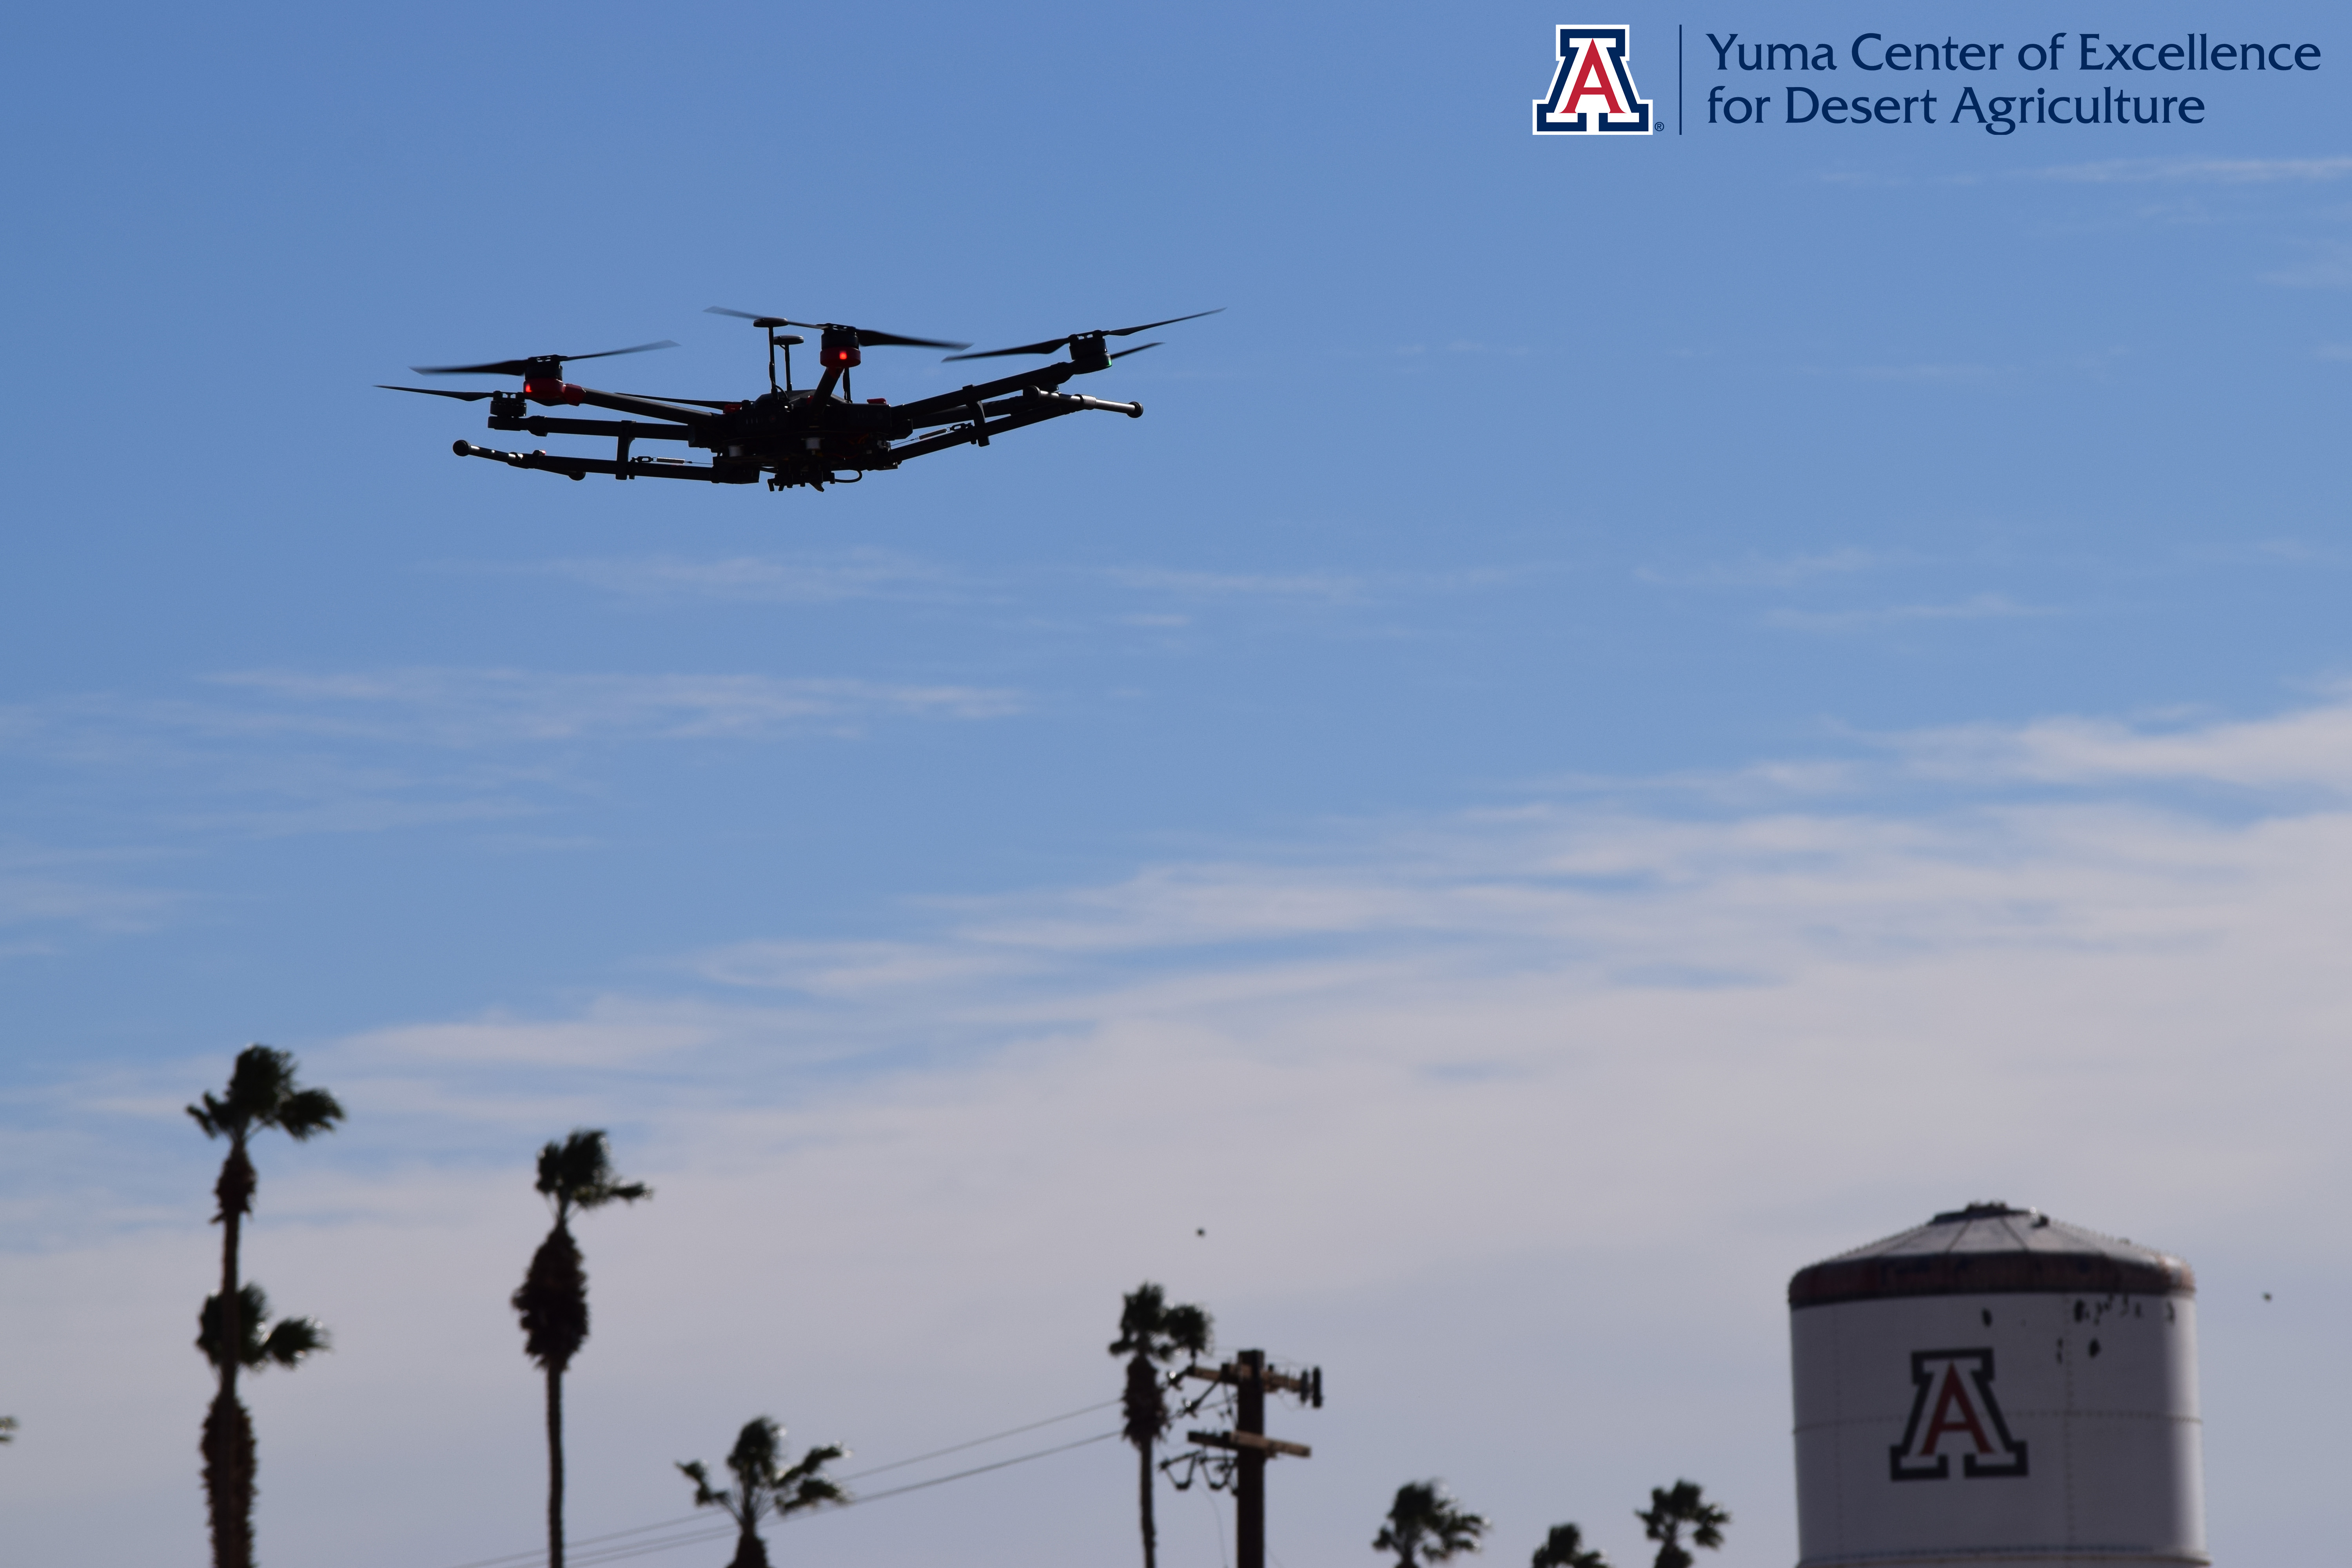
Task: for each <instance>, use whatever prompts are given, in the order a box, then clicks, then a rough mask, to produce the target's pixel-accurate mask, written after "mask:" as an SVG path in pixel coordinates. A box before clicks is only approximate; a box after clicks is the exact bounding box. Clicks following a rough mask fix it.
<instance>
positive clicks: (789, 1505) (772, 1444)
mask: <svg viewBox="0 0 2352 1568" xmlns="http://www.w3.org/2000/svg"><path fill="white" fill-rule="evenodd" d="M783 1437H784V1433H783V1428H782V1427H780V1426H777V1425H776V1424H775V1422H773V1421H772V1420H771V1419H769V1418H768V1417H767V1416H765V1415H762V1416H760V1417H758V1418H757V1419H755V1420H751V1421H746V1422H745V1423H743V1430H742V1431H741V1433H740V1434H739V1435H738V1436H736V1438H735V1451H734V1452H733V1453H731V1454H730V1455H728V1456H727V1468H729V1469H730V1470H731V1471H733V1472H734V1474H735V1484H734V1485H733V1486H731V1487H714V1486H712V1485H711V1484H710V1472H709V1470H707V1469H705V1468H703V1465H702V1461H701V1460H700V1459H696V1460H694V1461H692V1462H691V1463H689V1464H682V1465H680V1466H678V1468H679V1469H681V1470H683V1471H685V1472H686V1479H688V1480H690V1481H692V1482H693V1483H694V1506H695V1507H697V1508H721V1509H725V1510H727V1517H728V1518H730V1519H731V1520H733V1521H735V1527H736V1531H737V1532H738V1533H737V1535H736V1537H735V1560H734V1561H733V1562H731V1563H729V1564H728V1565H727V1568H768V1545H767V1542H763V1541H761V1539H760V1518H761V1515H762V1514H769V1513H772V1514H774V1515H775V1516H776V1517H777V1518H778V1519H783V1518H786V1517H788V1516H790V1515H792V1514H795V1513H798V1512H800V1511H801V1510H803V1509H811V1508H823V1507H824V1505H825V1504H827V1503H845V1502H847V1501H848V1500H849V1494H848V1493H847V1492H845V1491H843V1490H842V1489H841V1487H840V1485H839V1484H838V1483H836V1482H835V1481H834V1480H832V1479H829V1478H828V1477H826V1476H825V1475H824V1474H823V1473H822V1472H823V1471H824V1468H825V1466H827V1465H829V1464H831V1463H833V1461H834V1460H835V1459H839V1458H845V1457H847V1455H848V1453H849V1450H848V1449H846V1448H845V1447H842V1446H841V1445H840V1444H838V1443H827V1444H825V1445H824V1447H817V1448H811V1449H810V1450H809V1451H808V1452H807V1453H805V1454H803V1455H802V1456H801V1458H800V1462H799V1463H798V1464H795V1465H793V1466H790V1467H786V1466H785V1465H784V1463H783V1453H782V1448H783Z"/></svg>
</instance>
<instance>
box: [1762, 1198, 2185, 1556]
mask: <svg viewBox="0 0 2352 1568" xmlns="http://www.w3.org/2000/svg"><path fill="white" fill-rule="evenodd" d="M2196 1297H2197V1280H2196V1276H2195V1275H2194V1274H2192V1273H2191V1272H2190V1271H2189V1265H2188V1264H2187V1263H2185V1262H2183V1261H2181V1260H2180V1259H2179V1258H2174V1257H2171V1256H2169V1255H2168V1254H2166V1253H2161V1252H2156V1251H2152V1250H2150V1249H2149V1248H2147V1247H2135V1246H2133V1245H2132V1244H2131V1243H2130V1242H2128V1241H2118V1240H2116V1239H2115V1238H2114V1237H2105V1236H2100V1235H2097V1234H2096V1233H2095V1232H2092V1231H2087V1230H2080V1229H2077V1228H2076V1227H2074V1226H2070V1225H2062V1224H2060V1223H2058V1222H2057V1221H2055V1220H2053V1219H2051V1218H2049V1217H2048V1216H2047V1215H2042V1214H2039V1213H2036V1212H2035V1211H2034V1210H2032V1209H2016V1208H2011V1207H2010V1206H2009V1205H2006V1204H1971V1205H1969V1206H1968V1207H1967V1208H1964V1209H1955V1210H1953V1211H1951V1212H1950V1213H1948V1214H1939V1215H1937V1216H1936V1217H1935V1218H1934V1219H1932V1220H1930V1221H1928V1222H1927V1224H1926V1225H1923V1226H1919V1227H1918V1228H1916V1230H1906V1231H1905V1232H1903V1233H1902V1234H1901V1235H1900V1236H1894V1237H1887V1238H1886V1239H1885V1240H1884V1241H1878V1242H1874V1243H1872V1244H1871V1245H1870V1246H1868V1247H1861V1248H1858V1249H1856V1250H1855V1251H1853V1252H1847V1253H1841V1254H1840V1255H1839V1256H1837V1257H1835V1258H1830V1259H1829V1260H1828V1261H1827V1262H1823V1263H1816V1264H1814V1265H1813V1266H1812V1267H1811V1268H1807V1269H1804V1270H1801V1272H1800V1273H1798V1275H1797V1276H1796V1278H1794V1279H1790V1281H1789V1338H1790V1352H1791V1361H1792V1363H1793V1371H1794V1374H1795V1381H1796V1407H1797V1432H1796V1437H1797V1544H1798V1556H1799V1559H1800V1562H1799V1568H1879V1565H1882V1564H1883V1565H1885V1568H1897V1565H1900V1568H1930V1565H1933V1564H1943V1563H1953V1564H1958V1563H1983V1564H1991V1563H2000V1565H2001V1568H2087V1565H2088V1564H2091V1563H2097V1564H2100V1565H2101V1568H2159V1565H2161V1568H2183V1565H2191V1564H2193V1565H2202V1564H2205V1563H2210V1562H2211V1561H2212V1559H2211V1558H2210V1556H2208V1555H2207V1553H2206V1551H2205V1501H2204V1484H2203V1479H2202V1468H2201V1460H2200V1423H2199V1420H2198V1415H2197V1310H2196V1309H2197V1300H2196Z"/></svg>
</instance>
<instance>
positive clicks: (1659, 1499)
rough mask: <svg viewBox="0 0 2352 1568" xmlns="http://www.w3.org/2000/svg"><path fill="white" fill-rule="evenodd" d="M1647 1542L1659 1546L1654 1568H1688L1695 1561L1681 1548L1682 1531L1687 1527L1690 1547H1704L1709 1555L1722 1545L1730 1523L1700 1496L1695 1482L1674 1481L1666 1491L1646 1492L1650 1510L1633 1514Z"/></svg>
mask: <svg viewBox="0 0 2352 1568" xmlns="http://www.w3.org/2000/svg"><path fill="white" fill-rule="evenodd" d="M1633 1517H1634V1518H1635V1519H1638V1520H1640V1521H1642V1524H1643V1528H1644V1529H1646V1530H1647V1531H1648V1532H1649V1537H1650V1539H1651V1540H1653V1541H1655V1542H1662V1543H1663V1544H1661V1545H1660V1546H1659V1548H1658V1560H1657V1565H1656V1568H1691V1564H1692V1563H1695V1562H1696V1561H1697V1560H1696V1558H1694V1557H1692V1556H1691V1554H1690V1552H1688V1551H1686V1550H1685V1548H1684V1546H1683V1539H1682V1536H1683V1527H1684V1526H1685V1525H1688V1526H1689V1527H1690V1532H1691V1544H1692V1545H1693V1546H1704V1547H1706V1549H1707V1550H1709V1551H1710V1552H1711V1551H1713V1550H1714V1549H1715V1548H1717V1547H1718V1546H1721V1545H1722V1544H1723V1527H1724V1526H1725V1525H1727V1524H1729V1523H1730V1522H1731V1515H1730V1514H1728V1513H1727V1512H1725V1511H1724V1510H1722V1509H1720V1508H1717V1506H1716V1505H1715V1504H1713V1503H1711V1502H1709V1501H1707V1500H1706V1498H1705V1497H1703V1496H1701V1495H1700V1489H1699V1484H1698V1483H1697V1482H1696V1481H1680V1480H1678V1481H1676V1482H1675V1484H1674V1486H1673V1487H1672V1488H1671V1489H1669V1488H1666V1487H1652V1488H1651V1489H1650V1508H1649V1511H1648V1512H1646V1513H1644V1512H1643V1511H1642V1510H1640V1509H1635V1510H1633Z"/></svg>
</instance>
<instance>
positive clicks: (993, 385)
mask: <svg viewBox="0 0 2352 1568" xmlns="http://www.w3.org/2000/svg"><path fill="white" fill-rule="evenodd" d="M1222 308H1223V307H1220V309H1222ZM709 313H710V314H713V315H719V316H735V317H740V319H742V320H744V321H749V322H751V324H752V325H753V326H754V327H757V328H758V329H760V330H761V331H762V332H764V333H766V334H767V339H768V390H767V391H766V392H764V393H762V394H761V395H759V396H757V397H752V398H742V399H730V400H714V399H709V398H701V397H653V396H646V395H640V394H637V393H631V392H604V391H599V390H598V389H597V388H595V387H593V386H576V385H574V384H572V383H570V382H568V381H565V380H564V379H563V367H564V365H565V364H566V363H571V362H577V361H580V360H591V359H608V358H610V357H612V356H613V355H614V354H634V353H645V352H646V350H648V349H667V348H675V347H677V344H675V343H673V342H667V341H665V342H657V343H638V344H636V345H635V346H634V347H631V348H625V349H606V350H605V351H604V352H603V353H593V354H537V355H534V356H532V357H530V358H529V359H510V360H495V361H491V362H489V363H484V364H442V365H415V366H412V367H411V368H412V369H414V370H415V372H416V373H417V374H419V375H519V376H520V377H522V390H521V391H520V392H454V391H450V390H448V389H446V388H444V387H437V386H387V387H385V390H386V391H388V392H417V393H423V394H425V395H427V396H431V397H454V398H457V399H459V400H460V401H462V402H467V403H475V402H479V401H480V400H482V399H483V398H488V400H489V404H490V417H489V427H490V428H491V429H493V430H516V431H523V432H527V433H529V434H530V435H532V436H538V437H547V436H602V437H606V438H608V439H610V440H612V441H613V442H614V443H615V449H614V455H613V456H612V457H610V458H573V457H567V456H563V455H561V454H551V453H549V452H546V451H531V452H501V451H499V450H497V449H496V448H493V447H478V446H476V445H474V443H472V442H471V441H459V442H457V445H456V447H455V450H456V451H457V455H458V456H459V457H461V458H490V459H491V460H493V461H496V462H500V463H505V464H507V465H508V466H509V467H510V468H538V469H540V470H541V471H543V472H546V473H551V474H564V475H567V476H569V477H570V478H572V479H585V478H587V477H588V476H589V475H590V474H610V475H612V476H613V477H614V479H699V480H703V481H705V482H707V483H710V484H719V485H748V484H754V483H757V482H758V481H759V480H760V479H762V478H764V479H766V480H767V481H768V488H769V489H772V490H781V489H788V488H790V487H792V486H793V485H808V486H811V487H813V488H814V489H824V487H825V486H826V485H829V484H851V483H855V482H856V481H857V480H859V479H864V478H865V477H866V475H867V474H868V473H871V472H874V471H876V470H877V469H883V468H897V467H898V465H899V464H901V463H903V462H905V461H907V460H908V458H920V457H923V456H925V455H927V454H929V453H932V452H942V451H945V450H946V449H947V448H949V447H961V446H963V445H965V444H967V443H970V444H971V445H974V446H980V447H985V446H987V445H988V444H989V442H990V440H991V439H992V438H993V437H998V436H1001V435H1003V434H1004V433H1005V432H1006V431H1009V430H1018V429H1020V428H1021V427H1022V426H1024V425H1036V424H1041V423H1043V422H1044V421H1045V420H1048V419H1058V418H1060V417H1061V416H1064V415H1066V414H1076V413H1078V412H1080V411H1081V410H1083V409H1087V408H1099V409H1102V410H1104V411H1105V412H1107V413H1111V414H1124V415H1126V416H1128V417H1129V418H1131V419H1140V418H1141V417H1142V416H1143V405H1141V404H1140V403H1109V402H1106V401H1104V400H1103V399H1101V398H1098V397H1085V396H1080V395H1077V394H1075V393H1066V392H1063V391H1062V390H1060V388H1061V385H1062V384H1063V383H1064V382H1066V381H1068V380H1069V379H1070V378H1071V377H1072V376H1074V375H1087V374H1092V373H1094V372H1096V371H1099V370H1108V369H1109V368H1110V362H1111V361H1113V360H1115V359H1123V358H1125V357H1126V356H1127V355H1129V354H1132V353H1142V352H1143V351H1144V350H1145V349H1150V348H1158V347H1159V346H1160V345H1159V344H1158V343H1156V342H1151V343H1139V344H1138V345H1137V346H1136V347H1134V348H1131V349H1119V350H1117V351H1114V350H1112V348H1111V347H1110V342H1109V340H1111V339H1112V338H1124V337H1129V336H1131V335H1133V334H1134V333H1137V332H1145V331H1150V330H1151V329H1152V328H1154V327H1167V326H1173V325H1174V324H1175V323H1176V322H1178V321H1193V320H1195V319H1197V318H1199V317H1202V316H1213V315H1215V314H1216V313H1217V312H1216V311H1215V310H1195V311H1194V312H1192V315H1189V316H1171V317H1169V318H1167V319H1166V320H1164V321H1145V322H1143V323H1142V324H1141V325H1139V326H1133V327H1107V328H1102V329H1099V330H1097V331H1089V332H1073V333H1070V334H1069V335H1068V336H1066V337H1059V338H1048V339H1046V340H1045V342H1034V343H1023V344H1020V345H1019V346H1017V347H1014V348H1009V349H989V350H986V351H984V352H982V353H955V354H950V355H949V356H948V358H949V359H950V360H977V359H993V358H998V357H1000V356H1004V355H1013V354H1050V353H1056V352H1057V351H1059V350H1061V349H1063V348H1067V349H1068V350H1069V351H1070V357H1069V358H1067V359H1066V360H1057V361H1055V362H1054V363H1051V364H1046V365H1042V366H1039V367H1037V368H1036V369H1034V370H1026V371H1022V372H1020V373H1018V374H1013V375H1007V376H1001V377H999V378H998V379H996V380H994V381H987V382H982V383H980V384H976V385H969V386H961V387H958V388H957V389H956V390H955V391H953V392H943V393H940V394H939V395H936V396H931V397H923V398H918V399H916V400H915V401H914V402H912V403H900V404H892V403H890V402H889V401H888V400H887V399H885V398H880V397H872V398H868V399H866V401H865V402H863V403H859V402H857V401H856V400H855V399H854V398H853V397H852V396H851V395H850V372H851V371H852V370H854V369H855V368H856V366H857V365H858V364H859V363H861V362H862V361H863V359H864V357H865V356H864V352H863V351H865V350H866V349H870V348H892V347H903V348H930V349H964V348H969V347H971V345H970V344H969V343H955V342H942V341H941V340H940V339H937V338H910V337H904V336H901V335H900V334H898V333H896V332H877V331H873V330H872V329H870V328H866V327H852V326H845V325H844V324H843V323H841V322H839V321H790V320H788V319H786V318H785V317H782V316H761V315H755V314H753V313H752V312H751V311H749V310H729V309H728V308H727V307H725V306H723V305H713V306H711V307H710V308H709ZM792 327H804V328H806V329H808V330H809V331H814V332H816V333H818V334H819V336H818V339H817V363H819V365H821V366H822V367H823V374H821V375H820V376H819V377H818V380H817V384H815V385H814V386H813V387H795V386H794V385H793V348H794V347H795V346H796V345H798V344H801V343H804V342H807V341H808V340H807V339H806V338H804V337H803V336H802V335H801V334H800V333H798V332H793V331H786V330H785V329H787V328H792ZM780 351H781V353H782V361H783V380H782V382H781V383H779V382H778V381H777V379H776V365H777V356H778V353H779V352H780ZM532 404H538V405H540V406H541V407H542V408H555V407H562V406H567V405H568V406H573V407H576V406H578V405H582V404H586V405H590V406H593V407H596V408H609V409H611V410H613V411H614V413H616V414H624V415H627V416H629V417H627V418H625V419H575V418H572V417H569V416H562V415H547V414H541V413H537V412H534V411H533V410H532V409H531V407H530V405H532ZM639 441H681V442H684V443H685V444H686V445H687V446H688V447H696V448H699V449H701V450H704V451H707V452H709V454H710V460H709V462H707V463H697V462H693V461H691V460H689V459H687V458H658V457H640V456H636V455H634V454H633V453H632V452H631V450H630V448H631V447H633V446H635V443H637V442H639Z"/></svg>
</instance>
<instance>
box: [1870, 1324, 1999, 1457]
mask: <svg viewBox="0 0 2352 1568" xmlns="http://www.w3.org/2000/svg"><path fill="white" fill-rule="evenodd" d="M1911 1384H1912V1394H1911V1420H1910V1422H1909V1424H1908V1425H1906V1426H1905V1427H1904V1428H1903V1441H1901V1442H1900V1443H1897V1444H1895V1446H1894V1447H1891V1448H1889V1449H1888V1450H1887V1451H1886V1468H1887V1473H1888V1474H1889V1475H1891V1476H1893V1477H1894V1478H1895V1479H1896V1480H1898V1481H1940V1480H1942V1479H1944V1478H1945V1477H1947V1476H1948V1475H1950V1474H1951V1473H1952V1456H1953V1455H1954V1454H1955V1453H1957V1454H1958V1455H1959V1456H1960V1474H1961V1475H1963V1476H1966V1477H1969V1478H1970V1479H1975V1478H1978V1477H1982V1476H2021V1475H2023V1474H2025V1445H2024V1444H2022V1443H2021V1442H2019V1441H2018V1440H2017V1439H2016V1438H2014V1437H2012V1436H2010V1435H2009V1423H2008V1422H2006V1421H2004V1420H2002V1419H2001V1415H2000V1401H1999V1400H1997V1399H1995V1398H1994V1397H1993V1394H1992V1352H1991V1351H1990V1350H1967V1351H1913V1352H1911Z"/></svg>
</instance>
